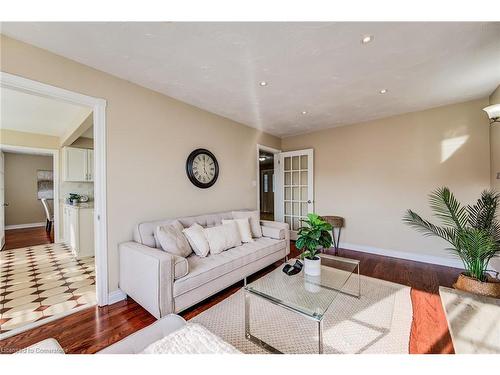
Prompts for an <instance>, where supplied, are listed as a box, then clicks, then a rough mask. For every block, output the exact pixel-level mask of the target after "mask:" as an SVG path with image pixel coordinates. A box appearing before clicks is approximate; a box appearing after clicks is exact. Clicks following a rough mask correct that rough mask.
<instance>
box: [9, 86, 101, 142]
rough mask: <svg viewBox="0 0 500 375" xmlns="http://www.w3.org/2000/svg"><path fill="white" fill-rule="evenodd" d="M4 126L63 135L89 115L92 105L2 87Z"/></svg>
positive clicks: (58, 135)
mask: <svg viewBox="0 0 500 375" xmlns="http://www.w3.org/2000/svg"><path fill="white" fill-rule="evenodd" d="M0 97H1V111H0V127H1V128H2V129H11V130H17V131H22V132H26V133H37V134H45V135H52V136H57V137H61V136H63V135H65V134H66V133H68V131H70V130H71V129H73V128H74V127H75V125H78V124H81V123H82V121H83V120H84V119H85V118H86V117H88V115H89V114H90V112H92V109H91V108H88V107H83V106H78V105H74V104H69V103H65V102H61V101H58V100H54V99H49V98H45V97H42V96H37V95H32V94H27V93H24V92H21V91H17V90H12V89H9V88H5V87H2V88H0Z"/></svg>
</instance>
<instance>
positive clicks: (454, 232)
mask: <svg viewBox="0 0 500 375" xmlns="http://www.w3.org/2000/svg"><path fill="white" fill-rule="evenodd" d="M429 197H430V199H429V201H430V207H431V209H432V210H433V211H434V213H435V215H436V217H438V218H439V219H440V220H441V221H442V223H443V224H444V225H443V226H437V225H434V224H432V223H431V222H430V221H427V220H425V219H423V218H422V217H420V216H419V215H418V214H416V213H415V212H413V211H412V210H408V211H407V212H406V215H405V217H404V219H403V220H404V222H406V223H407V224H408V225H410V226H412V227H414V228H415V229H417V230H419V231H421V232H423V233H424V234H425V235H429V236H437V237H439V238H442V239H444V240H445V241H447V242H448V243H450V244H451V248H450V249H449V250H451V251H452V252H453V253H454V254H455V255H457V256H458V257H459V258H460V259H461V260H462V263H463V265H464V269H465V272H463V273H462V274H460V276H459V277H458V280H457V282H456V283H455V284H454V287H455V288H456V289H461V290H465V291H469V292H473V293H477V294H482V295H487V296H491V297H496V298H500V281H499V280H498V279H494V278H493V277H491V276H490V275H488V273H487V271H488V264H489V262H490V260H491V259H492V258H493V257H495V256H498V255H499V254H500V223H499V222H498V220H497V218H496V210H497V206H498V203H499V201H500V194H499V193H497V192H495V191H483V192H482V194H481V197H480V198H479V199H478V200H477V202H476V204H474V205H469V206H463V205H461V204H460V202H459V201H458V200H457V199H456V198H455V196H454V195H453V193H452V192H451V191H450V190H449V189H448V188H446V187H444V188H440V189H437V190H436V191H434V192H432V193H431V194H430V196H429ZM497 275H498V273H497Z"/></svg>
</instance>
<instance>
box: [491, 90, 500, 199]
mask: <svg viewBox="0 0 500 375" xmlns="http://www.w3.org/2000/svg"><path fill="white" fill-rule="evenodd" d="M489 104H500V85H499V86H498V87H497V89H496V90H495V91H494V92H493V93H492V94H491V96H490V103H489ZM490 142H491V144H490V150H491V156H490V157H491V187H492V188H493V189H495V190H496V191H499V192H500V178H498V176H497V175H498V174H499V173H500V123H498V122H496V123H494V124H493V125H491V127H490Z"/></svg>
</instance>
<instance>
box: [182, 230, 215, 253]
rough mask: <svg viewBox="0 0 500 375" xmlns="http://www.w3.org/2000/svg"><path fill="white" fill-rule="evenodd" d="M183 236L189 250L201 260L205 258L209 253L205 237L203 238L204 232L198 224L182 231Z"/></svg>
mask: <svg viewBox="0 0 500 375" xmlns="http://www.w3.org/2000/svg"><path fill="white" fill-rule="evenodd" d="M182 233H184V236H186V238H187V240H188V242H189V244H190V245H191V248H192V249H193V251H194V253H195V254H196V255H198V256H200V257H202V258H204V257H206V256H207V255H208V253H209V251H210V247H209V245H208V241H207V237H205V232H204V230H203V227H202V226H201V225H200V224H197V223H195V224H193V225H191V226H190V227H189V228H186V229H184V230H183V231H182Z"/></svg>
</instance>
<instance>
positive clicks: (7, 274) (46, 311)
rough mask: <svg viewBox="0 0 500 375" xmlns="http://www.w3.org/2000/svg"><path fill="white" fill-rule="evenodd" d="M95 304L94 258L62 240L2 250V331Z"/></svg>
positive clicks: (0, 255)
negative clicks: (77, 254)
mask: <svg viewBox="0 0 500 375" xmlns="http://www.w3.org/2000/svg"><path fill="white" fill-rule="evenodd" d="M95 303H96V295H95V264H94V258H93V257H88V258H82V259H76V258H74V257H73V255H72V253H71V251H70V250H69V248H68V247H67V246H66V245H65V244H61V243H59V244H56V243H54V244H46V245H39V246H31V247H24V248H21V249H14V250H5V251H1V252H0V334H2V333H5V332H7V331H10V330H13V329H16V328H19V327H22V326H23V325H26V324H29V323H33V322H37V321H43V320H44V319H46V318H49V317H52V316H54V315H58V314H63V313H67V312H68V311H71V310H72V309H74V308H77V307H81V306H83V305H90V304H95Z"/></svg>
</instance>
